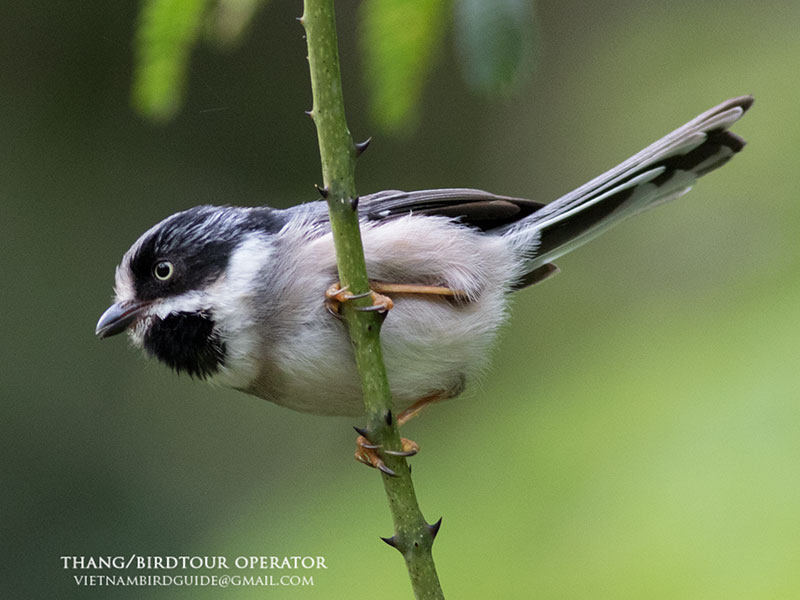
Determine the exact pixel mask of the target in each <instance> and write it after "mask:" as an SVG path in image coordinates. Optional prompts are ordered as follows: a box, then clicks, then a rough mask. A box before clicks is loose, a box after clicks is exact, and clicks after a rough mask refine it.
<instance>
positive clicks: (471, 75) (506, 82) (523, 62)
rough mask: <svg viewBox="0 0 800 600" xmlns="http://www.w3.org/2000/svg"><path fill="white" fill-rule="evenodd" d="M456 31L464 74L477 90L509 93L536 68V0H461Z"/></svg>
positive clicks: (456, 17)
mask: <svg viewBox="0 0 800 600" xmlns="http://www.w3.org/2000/svg"><path fill="white" fill-rule="evenodd" d="M455 34H456V39H455V41H456V47H457V49H458V51H459V54H460V55H461V68H462V71H463V73H464V77H465V79H466V80H467V83H468V84H469V85H470V87H472V88H473V89H475V90H477V91H480V92H484V93H486V92H500V93H509V92H511V91H512V90H513V89H514V88H515V87H517V86H518V85H519V84H520V83H521V82H522V81H524V80H525V78H526V76H528V75H530V74H531V73H532V71H533V68H534V66H535V64H534V63H535V61H534V58H535V54H537V52H536V51H537V49H538V48H537V44H538V42H539V37H540V36H539V32H538V28H537V22H536V19H535V17H534V6H533V0H492V1H491V2H487V1H486V0H458V1H457V2H456V7H455Z"/></svg>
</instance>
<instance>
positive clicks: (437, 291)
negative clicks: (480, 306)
mask: <svg viewBox="0 0 800 600" xmlns="http://www.w3.org/2000/svg"><path fill="white" fill-rule="evenodd" d="M370 287H371V288H372V290H373V291H375V292H380V293H381V294H422V295H429V296H449V297H450V298H460V299H466V298H467V294H466V292H464V291H462V290H454V289H451V288H449V287H446V286H443V285H421V284H417V283H387V282H385V281H373V282H370Z"/></svg>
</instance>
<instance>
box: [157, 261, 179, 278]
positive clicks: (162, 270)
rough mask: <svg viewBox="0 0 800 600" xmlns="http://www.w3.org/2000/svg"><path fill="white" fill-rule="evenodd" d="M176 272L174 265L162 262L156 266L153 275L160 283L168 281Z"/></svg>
mask: <svg viewBox="0 0 800 600" xmlns="http://www.w3.org/2000/svg"><path fill="white" fill-rule="evenodd" d="M174 272H175V267H173V266H172V263H171V262H169V261H168V260H160V261H158V262H157V263H156V266H155V267H153V275H155V276H156V279H158V280H159V281H166V280H167V279H169V278H170V277H172V274H173V273H174Z"/></svg>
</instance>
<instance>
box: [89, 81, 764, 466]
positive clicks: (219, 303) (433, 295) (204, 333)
mask: <svg viewBox="0 0 800 600" xmlns="http://www.w3.org/2000/svg"><path fill="white" fill-rule="evenodd" d="M752 104H753V98H752V96H741V97H737V98H732V99H729V100H727V101H726V102H723V103H722V104H720V105H718V106H716V107H714V108H712V109H710V110H708V111H706V112H704V113H702V114H701V115H699V116H698V117H696V118H694V119H692V120H691V121H689V122H688V123H686V124H685V125H683V126H682V127H680V128H678V129H676V130H675V131H673V132H672V133H670V134H668V135H666V136H665V137H663V138H661V139H660V140H658V141H656V142H655V143H653V144H651V145H650V146H648V147H647V148H645V149H644V150H642V151H641V152H639V153H638V154H636V155H634V156H633V157H631V158H629V159H628V160H626V161H624V162H622V163H621V164H619V165H618V166H616V167H614V168H613V169H611V170H609V171H607V172H606V173H603V174H602V175H600V176H599V177H596V178H595V179H592V180H591V181H589V182H588V183H586V184H584V185H582V186H581V187H579V188H577V189H576V190H574V191H572V192H570V193H568V194H566V195H564V196H562V197H561V198H558V199H556V200H554V201H552V202H550V203H547V204H542V203H539V202H536V201H533V200H527V199H524V198H516V197H511V196H502V195H496V194H492V193H489V192H485V191H482V190H477V189H466V188H448V189H433V190H421V191H412V192H406V191H399V190H387V191H382V192H378V193H373V194H369V195H366V196H362V197H361V198H359V199H358V204H357V210H358V216H359V222H360V227H361V235H362V241H363V245H364V253H365V257H366V266H367V273H368V277H369V280H370V286H371V288H372V290H373V291H374V292H375V298H376V302H375V307H376V309H378V310H381V311H386V318H385V320H384V322H383V325H382V330H381V344H382V349H383V353H384V361H385V365H386V372H387V378H388V382H389V385H390V390H391V395H392V401H393V405H394V408H395V409H396V410H398V411H402V412H401V413H400V414H405V415H407V416H408V418H410V416H413V415H414V414H416V413H417V412H418V411H419V409H420V408H421V407H422V406H423V405H425V404H426V403H428V402H431V401H439V400H443V399H449V398H453V397H456V396H458V395H459V394H460V393H461V392H462V391H463V390H464V389H465V387H467V386H468V385H469V384H470V383H471V382H473V381H475V380H476V379H478V378H479V377H480V375H481V374H482V373H483V372H484V371H485V370H486V368H487V365H488V362H489V356H490V349H491V348H492V345H493V342H494V341H495V338H496V336H497V332H498V329H499V328H500V326H501V325H502V324H503V323H504V322H505V321H506V319H507V318H508V313H509V299H510V297H511V296H512V293H516V292H517V291H519V290H521V289H523V288H527V287H529V286H531V285H533V284H536V283H539V282H541V281H544V280H545V279H548V278H549V277H551V276H553V275H554V274H556V273H557V272H558V267H556V265H555V263H554V261H555V260H557V259H558V258H559V257H561V256H563V255H564V254H566V253H567V252H570V251H572V250H574V249H575V248H577V247H579V246H581V245H583V244H585V243H586V242H588V241H589V240H591V239H592V238H594V237H595V236H597V235H599V234H601V233H603V232H605V231H606V230H607V229H609V228H610V227H612V226H614V225H616V224H618V223H620V222H621V221H623V220H625V219H627V218H628V217H631V216H634V215H637V214H639V213H641V212H643V211H645V210H647V209H650V208H653V207H655V206H658V205H661V204H664V203H665V202H668V201H670V200H672V199H675V198H677V197H679V196H681V195H683V194H684V193H686V192H687V191H689V189H690V188H691V187H692V185H693V184H694V183H695V181H696V180H697V179H698V178H699V177H701V176H703V175H705V174H707V173H709V172H711V171H713V170H715V169H717V168H719V167H721V166H722V165H724V164H725V163H726V162H728V160H730V159H731V158H732V157H733V156H734V155H735V154H737V153H738V152H739V151H741V150H742V148H744V145H745V142H744V140H743V139H742V138H740V137H739V136H738V135H736V134H734V133H732V132H731V131H729V128H730V127H731V126H732V125H733V124H734V123H735V122H736V121H737V120H738V119H739V118H740V117H741V116H742V115H743V114H744V113H745V112H746V111H747V110H748V109H749V108H750V106H751V105H752ZM337 284H338V275H337V268H336V257H335V251H334V245H333V238H332V233H331V227H330V221H329V217H328V211H327V204H326V203H325V202H324V201H323V200H316V201H310V202H305V203H302V204H299V205H296V206H293V207H291V208H287V209H276V208H271V207H269V206H257V207H239V206H210V205H203V206H196V207H193V208H189V209H188V210H184V211H182V212H178V213H176V214H173V215H171V216H169V217H167V218H165V219H164V220H162V221H161V222H160V223H158V224H156V225H155V226H153V227H152V228H151V229H149V230H148V231H146V232H145V233H144V234H142V235H141V236H140V237H139V238H138V240H136V242H135V243H134V244H133V245H132V246H131V247H130V249H129V250H128V251H127V252H126V253H125V254H124V256H123V257H122V260H121V262H120V263H119V265H118V266H117V268H116V273H115V286H114V291H115V301H114V303H113V304H112V305H111V307H110V308H108V310H106V311H105V312H104V313H103V315H102V316H101V317H100V320H99V322H98V323H97V327H96V330H95V333H96V335H97V336H98V337H99V338H107V337H110V336H114V335H117V334H120V333H122V332H127V333H128V334H129V337H130V339H131V340H132V342H133V345H134V346H136V347H139V348H141V349H143V350H144V352H145V353H146V354H148V355H150V356H152V357H155V358H156V359H158V360H159V361H161V362H162V363H164V364H166V365H167V366H169V367H171V368H172V369H174V370H175V371H177V372H179V373H185V374H188V375H189V376H191V377H193V378H198V379H202V380H208V381H211V382H212V383H219V384H222V385H224V386H228V387H231V388H234V389H237V390H241V391H243V392H246V393H247V394H251V395H254V396H257V397H259V398H263V399H265V400H268V401H270V402H273V403H275V404H278V405H282V406H285V407H288V408H290V409H294V410H297V411H301V412H306V413H312V414H318V415H332V416H336V415H349V416H353V415H363V414H364V407H363V402H362V399H361V387H360V380H359V377H358V373H357V370H356V365H355V359H354V355H353V351H352V347H351V345H350V343H349V339H348V337H347V331H346V329H345V324H344V323H343V322H342V321H341V319H337V318H334V316H336V313H337V308H338V305H339V303H340V302H341V301H346V300H347V298H348V295H347V292H346V290H342V289H340V288H337ZM331 313H333V316H332V315H331ZM398 422H404V420H403V419H398ZM412 444H413V442H409V445H410V447H408V448H406V447H405V446H404V450H403V451H404V452H406V454H407V455H410V454H412V453H413V452H414V451H416V447H415V446H411V445H412ZM361 445H362V446H367V445H368V444H366V443H362V444H361ZM362 450H363V449H362ZM357 458H359V456H358V452H357ZM364 458H365V457H364V456H363V451H362V456H361V457H360V458H359V460H362V462H368V463H370V464H372V466H378V467H380V466H381V464H376V459H375V458H374V457H367V458H368V460H364ZM378 460H379V459H378Z"/></svg>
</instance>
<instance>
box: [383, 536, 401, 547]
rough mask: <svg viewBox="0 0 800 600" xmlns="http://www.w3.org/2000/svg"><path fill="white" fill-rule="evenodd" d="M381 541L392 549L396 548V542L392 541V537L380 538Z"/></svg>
mask: <svg viewBox="0 0 800 600" xmlns="http://www.w3.org/2000/svg"><path fill="white" fill-rule="evenodd" d="M381 539H382V540H383V541H384V542H386V543H387V544H389V545H390V546H391V547H392V548H397V540H395V539H394V536H392V537H383V536H381Z"/></svg>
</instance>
